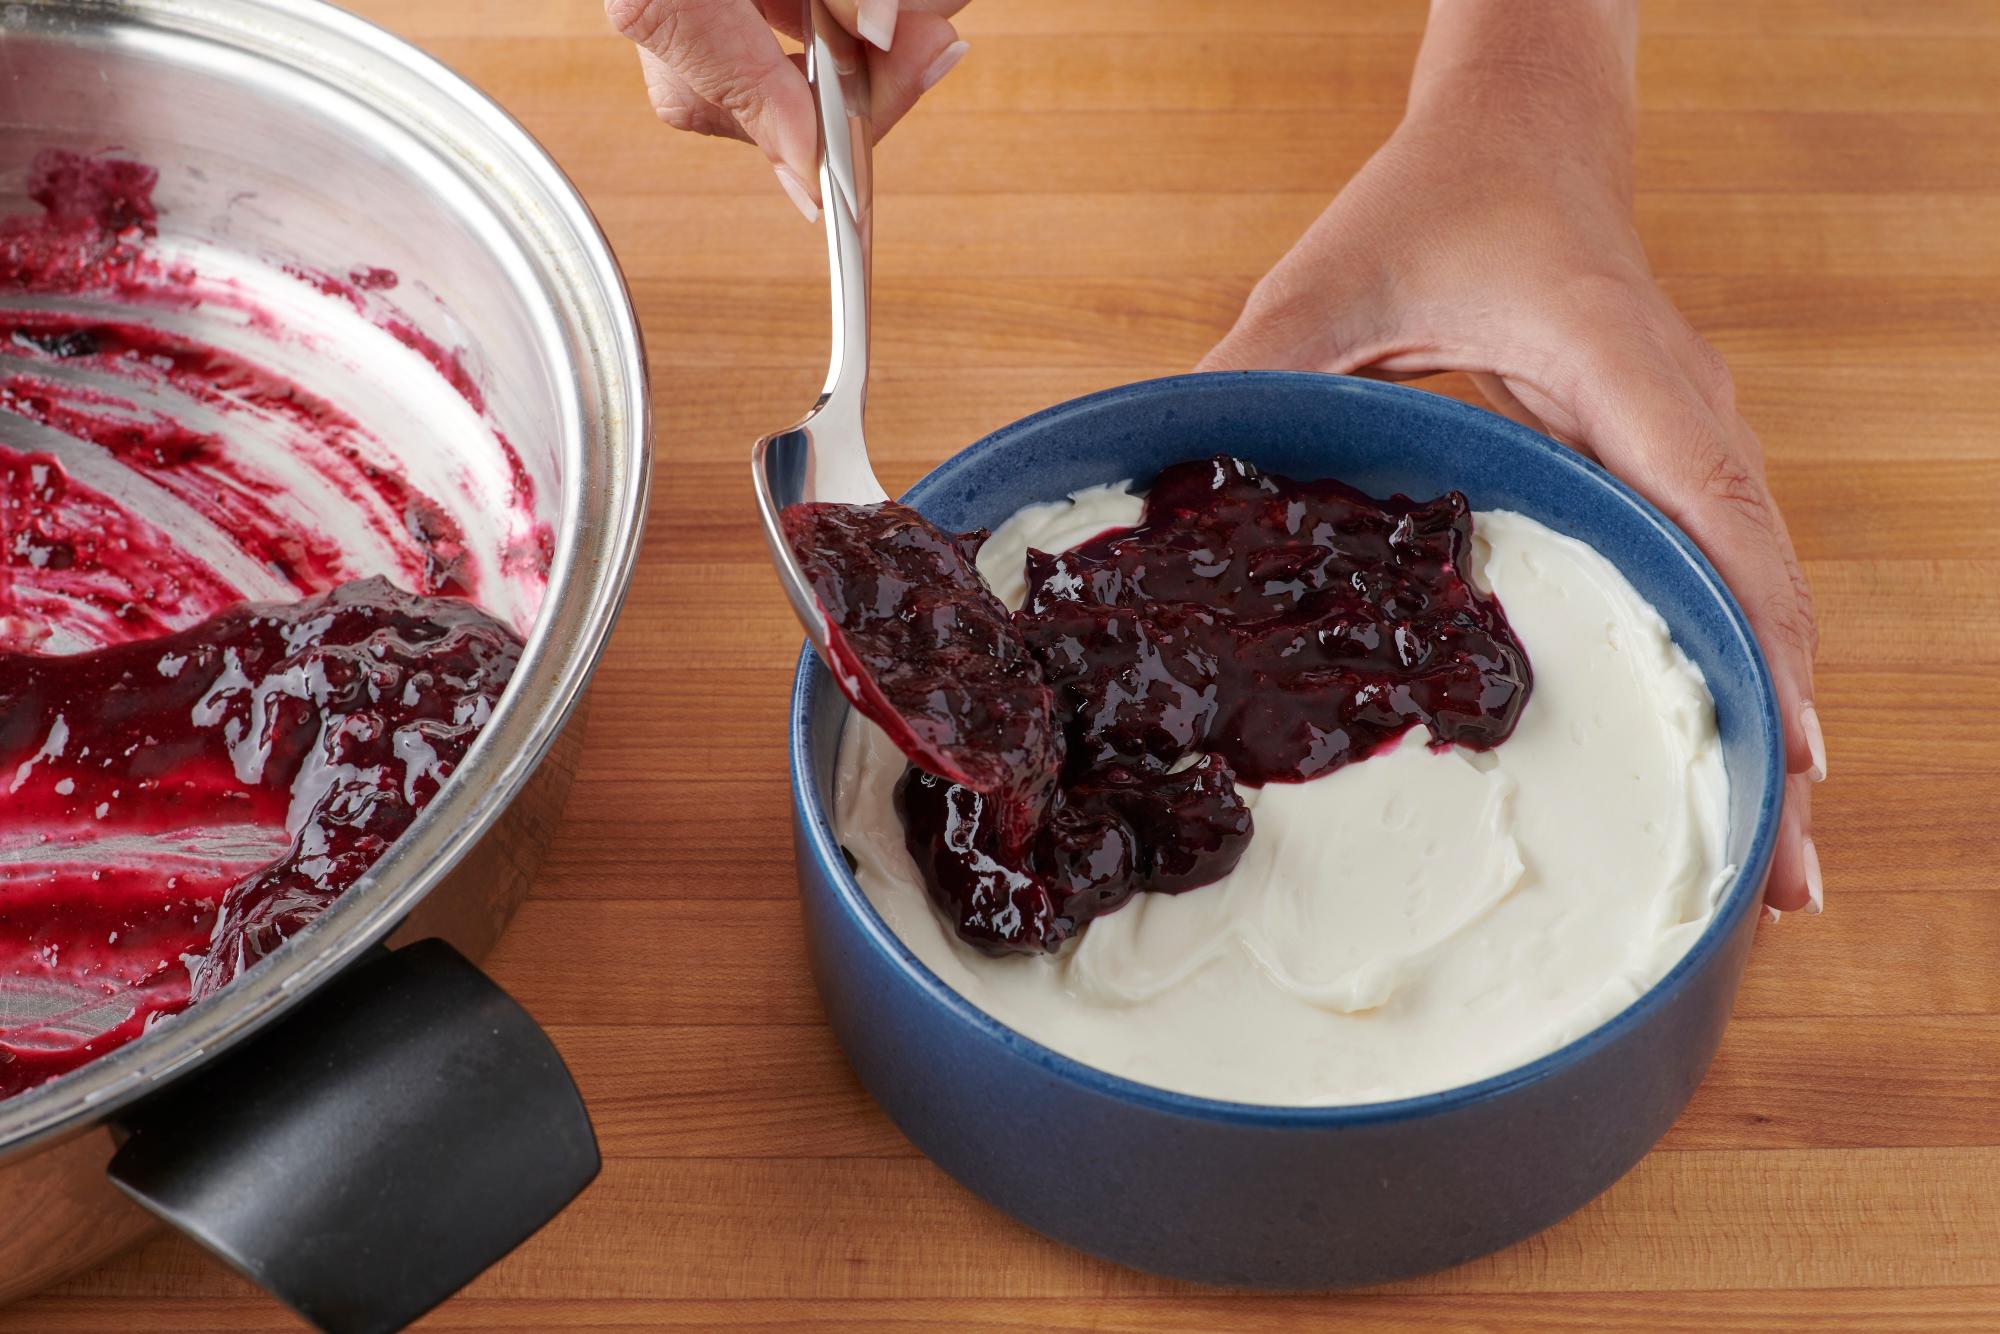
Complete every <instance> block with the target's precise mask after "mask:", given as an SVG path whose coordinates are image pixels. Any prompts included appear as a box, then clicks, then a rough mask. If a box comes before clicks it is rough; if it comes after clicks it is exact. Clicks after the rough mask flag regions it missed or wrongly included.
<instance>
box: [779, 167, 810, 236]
mask: <svg viewBox="0 0 2000 1334" xmlns="http://www.w3.org/2000/svg"><path fill="white" fill-rule="evenodd" d="M771 170H772V171H775V172H777V173H778V184H779V185H782V186H784V187H785V193H786V194H788V195H790V196H791V197H792V202H793V203H794V204H797V205H798V206H799V212H801V213H803V214H805V215H806V221H807V222H818V221H819V205H818V204H815V203H813V197H812V191H810V190H808V189H806V183H805V182H804V181H802V180H800V179H799V174H798V173H797V172H795V171H793V170H792V169H791V168H790V167H788V166H786V165H785V164H784V163H782V162H780V163H777V164H776V165H775V166H773V167H772V168H771Z"/></svg>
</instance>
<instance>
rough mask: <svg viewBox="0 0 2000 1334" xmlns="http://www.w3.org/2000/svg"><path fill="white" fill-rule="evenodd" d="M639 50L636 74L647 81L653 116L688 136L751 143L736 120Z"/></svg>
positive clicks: (665, 66) (653, 58)
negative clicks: (712, 136)
mask: <svg viewBox="0 0 2000 1334" xmlns="http://www.w3.org/2000/svg"><path fill="white" fill-rule="evenodd" d="M638 51H639V72H640V74H641V76H643V77H644V79H645V80H646V97H647V100H648V101H650V102H651V103H652V104H653V114H654V115H656V116H658V117H659V118H660V119H661V120H663V121H665V122H666V123H667V124H669V125H671V126H673V127H674V128H675V129H677V130H686V131H688V132H689V133H691V134H712V135H715V136H716V137H718V138H723V139H741V140H742V141H743V142H744V143H746V144H747V143H749V142H750V136H749V135H748V134H747V133H746V132H745V131H744V129H743V127H742V126H741V125H738V124H737V123H736V117H734V116H732V115H730V114H729V113H728V112H727V111H724V110H723V109H722V108H721V107H718V106H716V105H715V104H714V103H713V102H710V101H708V100H707V99H706V98H704V97H701V96H699V95H698V94H696V92H695V91H694V89H692V88H690V87H688V86H687V84H686V82H685V81H683V80H682V79H681V77H680V76H679V75H678V74H675V73H674V71H673V68H672V66H670V65H668V64H667V62H666V61H664V60H662V59H660V58H659V57H658V56H656V55H654V54H653V53H652V52H651V51H648V50H647V49H646V48H645V47H643V46H642V47H640V48H638Z"/></svg>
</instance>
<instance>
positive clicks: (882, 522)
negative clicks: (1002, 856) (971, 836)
mask: <svg viewBox="0 0 2000 1334" xmlns="http://www.w3.org/2000/svg"><path fill="white" fill-rule="evenodd" d="M781 519H782V522H783V524H784V528H785V535H786V536H787V537H788V538H789V539H790V540H791V544H792V548H793V550H794V551H796V552H797V553H798V555H799V561H800V564H801V565H802V566H803V567H804V569H805V571H806V576H807V578H808V579H809V580H810V581H811V582H812V586H813V595H814V596H815V597H816V598H817V599H818V600H819V605H820V608H821V610H822V611H824V612H825V613H826V620H827V639H828V645H827V647H828V651H829V654H830V656H831V657H832V659H833V666H834V671H835V674H836V675H837V676H838V677H839V678H840V684H841V689H842V690H843V691H844V692H845V693H846V695H847V697H848V698H849V699H851V700H853V701H854V703H855V705H856V707H858V708H859V709H860V710H861V711H862V713H864V714H866V715H867V716H868V717H869V718H871V719H872V720H874V722H875V723H876V724H877V725H878V726H880V727H881V728H882V729H883V730H884V731H886V732H888V733H889V734H890V735H891V736H892V737H894V738H895V739H896V744H897V746H898V747H900V748H901V749H902V751H903V753H904V754H906V755H908V756H909V757H910V758H911V759H912V760H914V761H916V762H917V763H918V764H920V765H922V766H923V767H924V768H925V769H926V770H928V771H929V772H931V773H933V774H938V775H941V776H942V777H945V778H948V779H950V780H951V781H952V782H954V783H957V784H961V785H963V786H964V787H966V788H967V789H968V790H970V791H975V792H979V793H984V794H986V795H987V796H988V797H990V798H991V799H992V800H991V802H990V803H989V817H990V820H991V823H992V833H993V835H994V836H996V837H998V838H999V839H1000V840H1001V844H1002V847H1003V849H1004V850H1005V851H1006V852H1008V853H1009V854H1015V853H1018V852H1019V851H1020V849H1021V848H1022V847H1023V846H1025V844H1026V842H1027V840H1028V839H1029V837H1031V836H1032V834H1033V832H1034V829H1035V826H1036V824H1037V823H1038V822H1039V821H1040V818H1041V814H1042V810H1043V807H1044V806H1045V805H1046V804H1047V802H1048V797H1049V793H1050V791H1051V790H1052V789H1053V787H1054V786H1055V775H1056V766H1057V765H1058V763H1060V761H1061V759H1062V751H1061V737H1060V736H1058V735H1057V733H1056V730H1055V726H1054V721H1053V717H1052V713H1051V704H1052V700H1051V697H1050V694H1049V688H1048V686H1047V685H1046V684H1045V683H1044V682H1043V680H1042V670H1041V666H1040V664H1038V663H1037V662H1036V661H1035V659H1034V658H1033V657H1032V656H1030V654H1029V652H1028V647H1027V645H1026V643H1024V642H1023V641H1022V638H1021V634H1020V631H1019V630H1018V629H1017V628H1016V627H1015V624H1014V619H1013V617H1012V616H1010V615H1009V614H1008V611H1007V608H1006V607H1005V606H1003V605H1002V604H1001V602H1000V599H998V598H996V597H994V596H993V592H992V590H991V589H989V588H987V587H986V581H985V580H983V579H981V578H980V577H979V571H978V570H977V569H975V568H974V567H973V563H972V560H973V556H974V554H975V553H976V552H977V551H978V550H979V545H980V543H982V542H984V541H985V540H986V534H985V533H983V532H978V533H962V534H958V535H951V534H947V533H942V532H939V531H938V530H937V529H936V528H935V527H933V526H932V525H931V524H930V522H929V521H928V520H926V519H925V518H924V517H923V516H922V515H920V514H918V513H917V512H916V511H915V510H912V509H909V508H907V507H905V506H902V505H898V504H895V503H893V502H889V503H884V504H880V505H830V504H805V505H788V506H786V507H785V511H784V513H783V515H782V516H781Z"/></svg>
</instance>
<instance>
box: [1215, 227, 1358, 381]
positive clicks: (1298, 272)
mask: <svg viewBox="0 0 2000 1334" xmlns="http://www.w3.org/2000/svg"><path fill="white" fill-rule="evenodd" d="M1338 205H1339V201H1338V200H1335V202H1334V207H1338ZM1324 221H1325V220H1324V218H1323V219H1322V224H1323V223H1324ZM1322 230H1323V228H1322V226H1321V225H1316V226H1315V227H1314V228H1313V230H1312V231H1309V232H1308V233H1307V235H1306V239H1305V240H1303V241H1301V242H1300V243H1299V244H1298V245H1297V246H1294V247H1293V248H1292V250H1291V251H1290V253H1288V254H1287V255H1286V256H1285V257H1284V258H1283V259H1281V260H1279V261H1278V263H1277V265H1276V267H1274V268H1273V269H1272V270H1271V271H1270V272H1269V273H1267V274H1265V275H1264V277H1263V279H1262V280H1261V281H1259V282H1258V284H1257V286H1256V287H1254V288H1252V289H1251V292H1250V296H1249V299H1248V300H1246V301H1245V302H1244V303H1243V312H1242V313H1241V314H1240V315H1238V316H1237V317H1236V323H1235V324H1234V325H1232V326H1231V327H1230V330H1229V332H1228V333H1226V334H1224V335H1223V337H1222V341H1221V342H1219V343H1217V344H1216V345H1215V346H1214V347H1213V348H1210V349H1209V352H1208V355H1207V356H1205V357H1203V358H1202V359H1201V361H1200V362H1199V363H1197V364H1196V366H1195V369H1196V370H1203V371H1227V370H1305V371H1353V370H1356V369H1358V368H1360V367H1363V366H1366V365H1369V364H1370V363H1372V362H1374V361H1376V360H1378V359H1379V358H1380V357H1381V356H1382V355H1383V354H1384V350H1385V349H1386V348H1388V347H1389V346H1391V345H1392V340H1391V338H1390V335H1389V328H1388V317H1387V315H1386V314H1385V313H1383V312H1385V310H1386V303H1384V302H1383V301H1382V300H1381V299H1380V294H1379V292H1378V291H1377V290H1376V289H1377V286H1378V284H1377V282H1376V280H1375V278H1374V277H1373V276H1371V270H1370V269H1369V268H1368V267H1367V266H1363V265H1357V264H1352V263H1349V262H1347V260H1346V258H1345V257H1344V256H1343V255H1342V254H1341V253H1340V252H1339V251H1338V250H1335V249H1333V248H1331V247H1328V246H1326V245H1324V244H1315V242H1316V241H1318V240H1320V239H1321V238H1319V237H1316V236H1315V233H1318V232H1321V231H1322Z"/></svg>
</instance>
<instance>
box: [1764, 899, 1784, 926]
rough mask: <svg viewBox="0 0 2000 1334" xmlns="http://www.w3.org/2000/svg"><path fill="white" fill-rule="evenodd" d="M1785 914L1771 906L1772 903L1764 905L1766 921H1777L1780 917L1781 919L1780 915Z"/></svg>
mask: <svg viewBox="0 0 2000 1334" xmlns="http://www.w3.org/2000/svg"><path fill="white" fill-rule="evenodd" d="M1783 916H1784V914H1783V913H1781V912H1779V911H1778V910H1777V909H1776V908H1773V907H1772V906H1771V905H1770V904H1768V903H1767V904H1765V905H1764V920H1765V921H1767V922H1775V921H1777V920H1778V919H1779V918H1780V917H1783Z"/></svg>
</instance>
